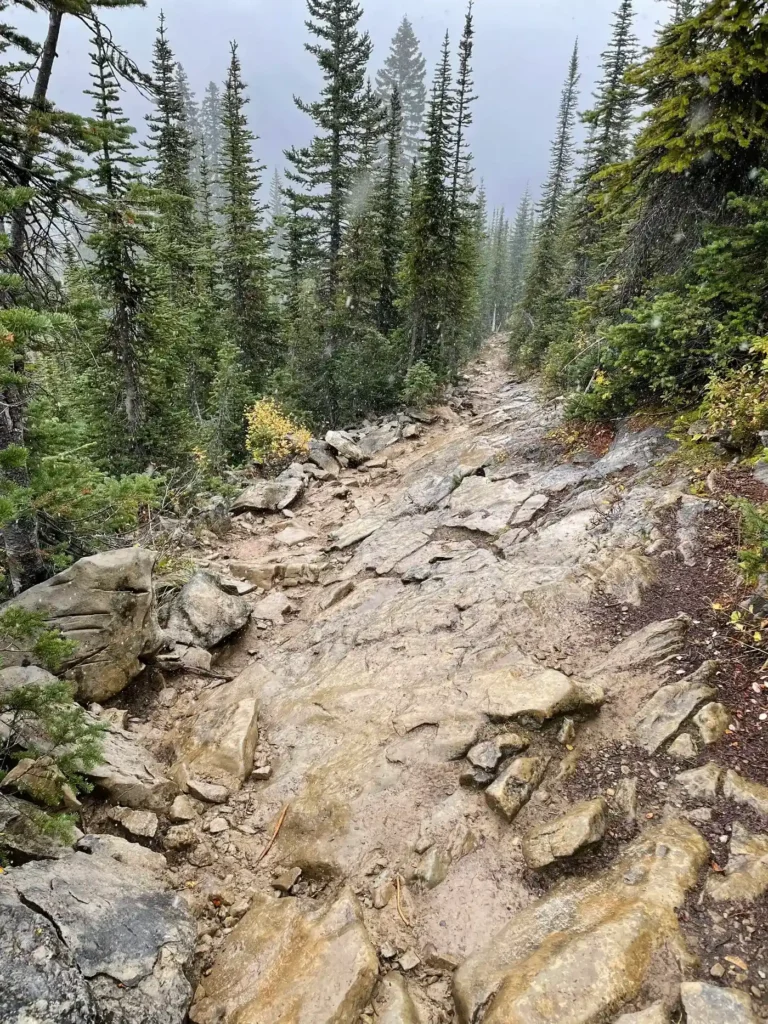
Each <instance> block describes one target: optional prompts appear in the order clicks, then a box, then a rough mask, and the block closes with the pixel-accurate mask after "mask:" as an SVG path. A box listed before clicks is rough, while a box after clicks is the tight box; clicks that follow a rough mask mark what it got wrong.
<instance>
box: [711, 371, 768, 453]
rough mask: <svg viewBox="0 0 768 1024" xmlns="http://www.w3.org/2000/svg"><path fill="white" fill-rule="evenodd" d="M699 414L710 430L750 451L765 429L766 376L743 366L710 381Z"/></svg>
mask: <svg viewBox="0 0 768 1024" xmlns="http://www.w3.org/2000/svg"><path fill="white" fill-rule="evenodd" d="M703 411H704V415H705V417H706V420H707V422H708V423H709V425H710V427H711V429H712V431H714V432H715V433H716V434H718V435H719V436H722V437H723V438H724V439H727V441H728V443H729V444H731V445H733V446H734V447H736V448H740V449H741V450H742V451H750V450H752V449H753V448H754V447H755V446H756V445H757V443H758V434H759V433H760V432H761V431H763V430H768V375H766V374H765V373H764V372H763V371H762V370H760V369H757V368H756V367H753V366H743V367H741V369H739V370H734V371H733V372H732V373H730V374H728V375H727V376H725V377H715V378H713V379H712V381H711V382H710V384H709V387H708V388H707V397H706V399H705V402H704V407H703Z"/></svg>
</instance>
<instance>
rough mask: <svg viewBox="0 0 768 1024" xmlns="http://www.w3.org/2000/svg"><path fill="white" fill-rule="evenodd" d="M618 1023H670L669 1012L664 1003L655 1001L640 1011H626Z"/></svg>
mask: <svg viewBox="0 0 768 1024" xmlns="http://www.w3.org/2000/svg"><path fill="white" fill-rule="evenodd" d="M616 1024H669V1013H668V1012H667V1010H666V1008H665V1006H664V1004H663V1003H654V1004H653V1006H648V1007H646V1009H645V1010H640V1012H639V1013H625V1014H624V1016H623V1017H619V1019H618V1020H617V1021H616Z"/></svg>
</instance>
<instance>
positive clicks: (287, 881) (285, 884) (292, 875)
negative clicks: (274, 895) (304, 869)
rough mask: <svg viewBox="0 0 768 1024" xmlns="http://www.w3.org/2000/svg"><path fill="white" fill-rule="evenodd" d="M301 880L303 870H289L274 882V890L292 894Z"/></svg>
mask: <svg viewBox="0 0 768 1024" xmlns="http://www.w3.org/2000/svg"><path fill="white" fill-rule="evenodd" d="M300 878H301V868H289V869H288V871H283V872H282V873H281V874H279V875H278V876H277V877H276V878H275V879H274V880H273V881H272V888H273V889H277V891H278V892H286V893H288V892H290V891H291V889H292V888H293V887H294V885H296V883H297V882H298V880H299V879H300Z"/></svg>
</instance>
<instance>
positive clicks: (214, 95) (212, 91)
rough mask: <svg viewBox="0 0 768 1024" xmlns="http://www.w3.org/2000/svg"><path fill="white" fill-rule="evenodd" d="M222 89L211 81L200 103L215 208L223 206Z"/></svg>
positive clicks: (201, 122)
mask: <svg viewBox="0 0 768 1024" xmlns="http://www.w3.org/2000/svg"><path fill="white" fill-rule="evenodd" d="M221 116H222V115H221V91H220V90H219V87H218V85H217V84H216V83H215V82H210V83H209V84H208V88H207V89H206V90H205V96H204V97H203V102H202V103H201V105H200V134H201V137H202V140H203V143H204V145H205V152H206V157H207V160H208V174H209V178H210V182H211V196H212V200H213V208H214V210H215V211H216V210H218V209H219V207H220V206H221V185H220V180H219V179H220V173H221Z"/></svg>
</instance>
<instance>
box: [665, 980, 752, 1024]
mask: <svg viewBox="0 0 768 1024" xmlns="http://www.w3.org/2000/svg"><path fill="white" fill-rule="evenodd" d="M680 995H681V997H682V1000H683V1006H684V1007H685V1012H686V1015H687V1021H688V1024H726V1022H727V1024H758V1020H757V1017H756V1016H755V1013H754V1012H753V1009H752V1000H751V999H750V998H749V996H748V995H747V994H746V992H737V991H736V989H732V988H719V987H718V986H716V985H705V984H703V983H702V982H686V983H685V984H683V985H681V986H680Z"/></svg>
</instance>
